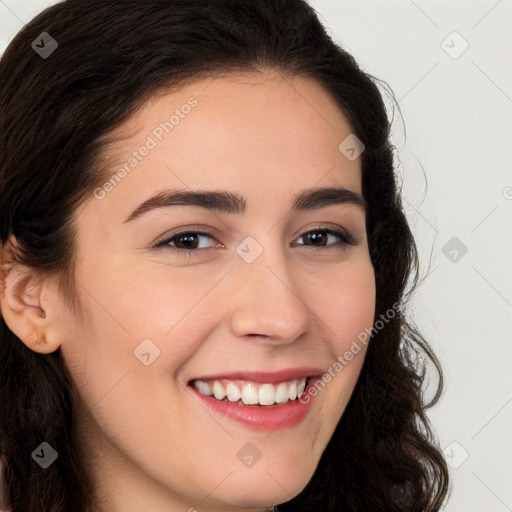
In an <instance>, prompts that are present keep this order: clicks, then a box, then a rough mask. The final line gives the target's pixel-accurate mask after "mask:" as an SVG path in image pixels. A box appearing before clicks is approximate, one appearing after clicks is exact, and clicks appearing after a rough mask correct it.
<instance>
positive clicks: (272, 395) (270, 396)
mask: <svg viewBox="0 0 512 512" xmlns="http://www.w3.org/2000/svg"><path fill="white" fill-rule="evenodd" d="M258 397H259V400H260V404H261V405H272V404H273V403H274V402H275V399H276V388H275V387H274V386H273V385H272V384H262V385H261V386H260V390H259V391H258Z"/></svg>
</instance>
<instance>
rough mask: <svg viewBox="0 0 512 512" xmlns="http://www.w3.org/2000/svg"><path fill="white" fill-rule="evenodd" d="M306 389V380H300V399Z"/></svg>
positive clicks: (298, 394)
mask: <svg viewBox="0 0 512 512" xmlns="http://www.w3.org/2000/svg"><path fill="white" fill-rule="evenodd" d="M305 389H306V379H300V382H299V386H298V387H297V396H298V397H299V398H300V397H301V396H302V394H303V393H304V390H305Z"/></svg>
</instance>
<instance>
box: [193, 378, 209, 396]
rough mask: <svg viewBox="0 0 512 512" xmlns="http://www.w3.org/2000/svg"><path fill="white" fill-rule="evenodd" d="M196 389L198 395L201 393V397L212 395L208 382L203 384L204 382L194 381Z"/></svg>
mask: <svg viewBox="0 0 512 512" xmlns="http://www.w3.org/2000/svg"><path fill="white" fill-rule="evenodd" d="M196 388H197V390H198V391H199V393H202V394H203V395H206V396H210V395H211V394H212V388H211V387H210V384H208V382H204V380H198V381H196Z"/></svg>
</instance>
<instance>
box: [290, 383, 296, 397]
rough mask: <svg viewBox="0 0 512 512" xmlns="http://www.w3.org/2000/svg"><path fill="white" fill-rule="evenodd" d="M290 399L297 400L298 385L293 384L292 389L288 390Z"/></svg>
mask: <svg viewBox="0 0 512 512" xmlns="http://www.w3.org/2000/svg"><path fill="white" fill-rule="evenodd" d="M288 397H289V398H290V400H295V399H296V398H297V383H296V382H292V383H291V384H290V387H289V388H288Z"/></svg>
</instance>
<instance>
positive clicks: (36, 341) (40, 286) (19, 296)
mask: <svg viewBox="0 0 512 512" xmlns="http://www.w3.org/2000/svg"><path fill="white" fill-rule="evenodd" d="M49 287H50V284H49V282H48V281H47V280H45V279H44V278H42V277H41V276H39V275H38V274H37V273H36V272H35V271H34V270H33V269H30V268H28V267H25V266H23V265H21V264H19V263H17V262H15V261H14V258H13V252H12V249H11V244H10V242H8V243H7V244H6V246H5V247H4V248H3V252H2V261H1V287H0V312H1V315H2V317H3V318H4V321H5V323H6V324H7V326H8V327H9V329H10V330H11V331H12V332H13V333H14V334H15V335H16V336H17V337H18V338H19V339H20V340H21V341H22V342H23V343H24V344H25V345H26V346H27V347H28V348H30V349H31V350H34V351H35V352H39V353H41V354H48V353H50V352H54V351H55V350H57V349H58V348H59V346H60V341H59V340H57V339H54V340H51V339H48V330H49V327H50V326H49V322H50V320H53V318H54V315H53V313H51V312H50V311H49V307H50V305H51V304H52V301H51V300H50V299H49V295H48V291H49ZM50 313H51V314H50Z"/></svg>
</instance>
